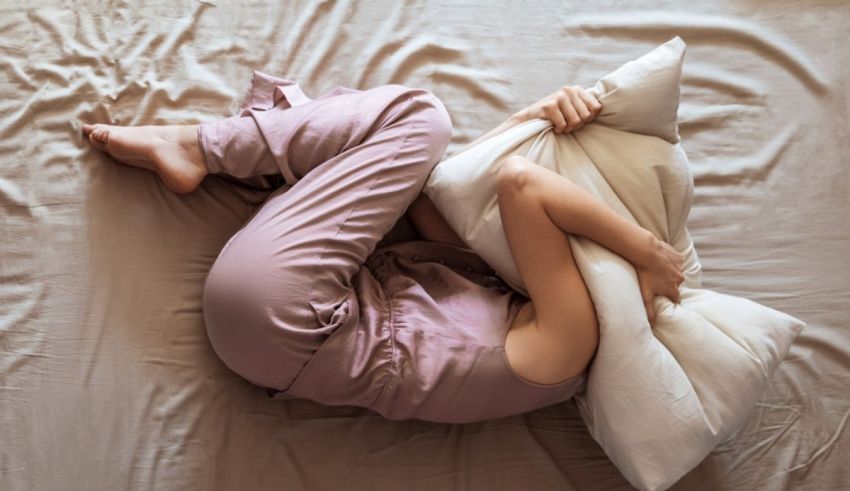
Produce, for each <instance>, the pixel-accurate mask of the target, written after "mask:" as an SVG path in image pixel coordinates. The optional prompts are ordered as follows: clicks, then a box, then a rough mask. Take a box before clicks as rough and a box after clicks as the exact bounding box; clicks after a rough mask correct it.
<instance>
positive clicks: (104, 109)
mask: <svg viewBox="0 0 850 491" xmlns="http://www.w3.org/2000/svg"><path fill="white" fill-rule="evenodd" d="M848 25H850V4H848V3H847V2H845V1H842V0H834V1H829V0H827V1H819V2H808V1H804V0H778V1H775V2H770V3H769V4H768V3H766V2H755V1H743V2H741V1H657V2H640V1H634V2H617V1H615V0H602V1H600V2H595V3H593V4H592V5H591V4H589V3H586V2H575V1H569V2H563V1H541V2H528V3H521V4H520V3H514V2H508V1H502V2H440V1H429V0H422V1H398V2H395V1H370V2H356V1H338V2H333V1H298V2H275V1H256V2H250V3H245V2H226V1H219V2H212V1H205V2H194V3H189V2H173V1H162V0H157V1H148V2H118V1H115V2H97V3H95V2H79V3H77V2H74V3H72V2H43V3H39V4H38V6H26V5H21V4H20V3H19V2H12V1H9V0H0V66H2V70H0V89H2V94H3V95H4V97H3V98H2V99H0V231H2V241H0V442H2V444H0V489H4V490H28V489H60V488H61V489H118V488H130V489H280V488H284V489H396V488H399V487H404V488H407V489H450V488H455V489H456V488H461V489H517V488H528V489H602V488H604V489H629V485H628V483H626V481H625V480H624V479H623V478H622V476H621V475H620V474H619V472H618V471H617V469H616V468H615V467H614V466H613V464H612V463H611V462H610V460H608V459H607V457H606V456H605V454H604V453H603V452H602V450H601V449H600V447H599V446H598V445H597V444H596V443H595V442H594V441H593V439H592V438H591V437H590V435H589V434H588V432H587V429H586V427H585V426H584V423H583V422H582V420H581V418H580V416H579V413H578V410H577V409H576V407H575V404H574V403H573V402H572V401H567V402H565V403H562V404H558V405H555V406H551V407H548V408H544V409H541V410H538V411H535V412H532V413H528V414H523V415H518V416H514V417H509V418H504V419H501V420H496V421H488V422H483V423H475V424H467V425H444V424H436V423H428V422H422V421H415V420H414V421H401V422H391V421H386V420H384V419H382V418H381V417H380V416H378V415H377V414H374V413H371V412H370V411H368V410H365V409H361V408H355V407H325V406H321V405H318V404H315V403H312V402H310V401H301V400H292V401H274V400H269V399H268V398H267V397H266V394H265V392H263V391H262V390H260V389H258V388H256V387H254V386H252V385H250V384H249V383H247V382H246V381H244V380H242V379H241V378H239V377H238V376H237V375H235V374H233V373H232V372H230V371H229V370H228V369H227V368H226V367H225V366H224V365H223V364H222V363H221V362H220V361H219V360H218V359H217V358H216V356H215V354H214V353H213V351H212V349H211V348H210V345H209V343H208V341H207V338H206V333H205V331H204V325H203V318H202V313H201V291H202V286H203V280H204V278H205V275H206V273H207V271H208V270H209V268H210V266H211V264H212V262H213V261H214V260H215V257H216V255H217V253H218V251H219V250H220V248H221V247H222V245H223V244H224V242H225V241H226V240H227V239H228V238H229V237H230V235H232V234H233V233H234V232H235V231H236V230H237V229H238V228H239V227H240V226H241V224H242V223H243V222H244V221H245V220H246V219H247V218H248V217H249V216H250V214H251V213H252V212H253V210H254V209H255V208H256V206H257V205H258V204H259V203H261V202H262V200H263V199H264V197H265V196H266V195H267V193H268V191H267V190H262V189H257V187H256V186H254V184H255V183H253V182H239V181H234V180H226V179H221V178H219V177H209V178H207V179H206V180H205V181H204V183H203V184H202V186H201V187H200V188H199V190H198V191H196V192H194V193H192V194H191V195H187V196H178V195H175V194H173V193H170V192H169V191H168V190H167V189H165V188H164V187H163V186H162V185H161V184H160V183H159V182H158V179H157V177H156V176H155V175H153V174H152V173H149V172H147V171H143V170H139V169H135V168H130V167H126V166H120V165H117V164H115V163H113V162H111V161H110V160H108V159H107V158H105V157H104V156H102V155H100V154H98V153H97V152H95V151H93V150H92V149H90V148H89V147H88V145H87V144H86V142H85V141H84V140H83V138H82V137H81V134H80V129H81V124H82V122H94V121H101V122H108V121H115V122H118V123H120V124H130V125H139V124H164V123H174V122H180V123H197V122H202V121H209V120H213V119H216V118H221V117H225V116H229V115H231V114H234V113H235V112H236V110H237V105H238V102H239V99H240V97H241V95H242V93H243V92H244V90H245V89H246V88H247V83H248V80H249V79H250V75H251V72H252V70H254V69H257V70H261V71H264V72H266V73H272V74H276V75H280V76H284V77H287V78H290V79H293V80H296V81H298V82H299V84H300V85H301V86H302V88H303V89H304V90H305V92H306V93H307V94H308V95H310V96H316V95H319V94H321V93H323V92H325V91H327V90H330V89H332V88H334V87H336V86H346V87H354V88H368V87H371V86H375V85H379V84H385V83H399V84H405V85H409V86H418V87H425V88H428V89H430V90H432V91H433V92H434V93H435V94H437V95H438V96H439V97H440V98H441V99H442V100H443V101H444V103H445V105H446V106H447V108H448V110H449V112H450V114H451V117H452V120H453V123H454V128H455V133H454V137H453V140H452V144H451V145H450V147H449V149H448V152H447V153H448V154H451V153H453V152H455V151H457V150H458V149H459V148H461V147H462V146H463V145H464V144H465V143H467V142H469V141H470V140H472V139H474V138H475V137H476V136H478V135H479V134H481V133H482V132H484V131H486V130H487V129H489V128H491V127H493V126H495V125H497V124H498V123H499V122H501V121H502V120H503V119H504V118H505V117H507V116H508V115H509V114H511V113H512V112H514V111H516V110H519V109H521V108H522V107H524V106H525V105H528V104H530V103H532V102H534V101H536V100H537V99H539V98H540V97H543V96H544V95H546V94H548V93H549V92H551V91H552V90H553V89H554V88H556V87H558V86H560V85H562V84H564V83H579V84H583V85H589V84H590V83H592V82H593V81H594V80H595V79H596V78H597V77H598V76H600V75H601V74H604V73H607V72H609V71H610V70H612V69H614V68H616V67H617V66H619V65H620V64H621V63H623V62H624V61H626V60H629V59H633V58H636V57H637V56H639V55H641V54H643V53H644V52H646V51H648V50H649V49H651V48H652V47H654V46H656V45H658V44H660V43H661V42H664V41H665V40H667V39H669V38H671V37H673V36H675V35H679V36H681V37H682V38H683V39H684V40H685V42H686V43H687V44H688V54H687V56H686V60H685V67H684V71H683V85H682V102H681V106H680V109H679V120H680V132H681V135H682V139H683V145H684V148H685V150H686V151H687V152H688V155H689V157H690V161H691V165H692V168H693V173H694V179H695V186H696V187H695V197H694V206H693V210H692V212H691V217H690V220H689V222H688V227H689V230H690V231H691V234H692V237H693V240H694V243H695V245H696V248H697V251H698V253H699V256H700V259H701V261H702V264H703V282H704V286H705V287H706V288H710V289H713V290H716V291H719V292H723V293H728V294H732V295H739V296H743V297H746V298H749V299H752V300H754V301H757V302H760V303H763V304H765V305H768V306H770V307H773V308H776V309H778V310H781V311H783V312H787V313H789V314H791V315H793V316H795V317H798V318H800V319H801V320H803V321H804V322H806V323H807V325H808V327H807V329H806V331H804V332H803V334H802V335H801V336H800V337H799V338H798V341H797V342H796V343H795V345H794V346H793V348H792V349H791V353H790V355H789V357H788V358H787V359H786V361H785V362H784V363H783V364H782V365H781V367H780V368H779V370H778V371H777V373H776V375H775V376H774V377H773V379H772V382H771V384H770V386H769V388H768V390H767V391H766V393H765V394H764V395H763V397H762V398H761V400H760V401H759V403H758V404H757V407H756V409H755V411H754V412H753V414H752V416H751V418H750V419H749V421H748V423H747V424H746V425H745V426H744V427H743V428H741V430H740V431H738V432H737V433H736V434H735V435H734V437H733V438H731V439H730V440H729V441H728V442H725V443H724V444H722V445H720V446H719V447H718V448H717V449H716V450H715V451H714V452H712V454H711V455H709V457H707V458H706V459H705V461H704V462H702V464H700V465H699V466H698V467H697V468H696V469H694V470H693V471H692V472H690V473H689V474H688V475H686V476H685V477H684V478H683V479H682V480H681V481H680V482H679V483H677V484H676V485H675V486H674V489H770V490H775V489H812V490H821V489H839V488H841V487H842V486H843V487H846V486H847V484H848V482H850V475H848V466H847V463H848V462H850V431H848V429H847V421H848V416H850V326H848V323H849V322H850V321H848V319H850V301H848V300H850V294H848V292H850V259H848V251H850V171H848V159H847V156H846V155H847V151H848V136H850V135H848V124H847V117H848V109H850V107H848V93H850V90H848V88H847V87H848V82H850V68H848V65H847V63H846V58H847V46H846V42H847V41H846V40H847V35H848V27H847V26H848ZM409 231H410V229H409V227H405V224H404V223H400V224H399V227H397V229H396V230H394V232H393V234H395V236H394V238H396V239H402V238H404V236H405V234H406V233H409Z"/></svg>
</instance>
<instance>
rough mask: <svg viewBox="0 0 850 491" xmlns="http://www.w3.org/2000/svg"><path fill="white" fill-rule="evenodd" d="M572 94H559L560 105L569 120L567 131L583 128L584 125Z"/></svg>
mask: <svg viewBox="0 0 850 491" xmlns="http://www.w3.org/2000/svg"><path fill="white" fill-rule="evenodd" d="M570 94H571V92H563V93H562V94H561V95H560V96H558V107H559V108H560V109H561V113H562V114H563V116H564V119H566V121H567V128H566V132H567V133H569V132H571V131H575V130H577V129H579V128H581V125H582V122H581V117H579V115H578V112H577V108H575V107H573V101H572V95H570Z"/></svg>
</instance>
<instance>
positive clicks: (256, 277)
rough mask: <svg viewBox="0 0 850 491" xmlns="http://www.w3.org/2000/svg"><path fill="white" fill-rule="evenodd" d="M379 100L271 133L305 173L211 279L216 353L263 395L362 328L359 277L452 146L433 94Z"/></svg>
mask: <svg viewBox="0 0 850 491" xmlns="http://www.w3.org/2000/svg"><path fill="white" fill-rule="evenodd" d="M372 91H385V93H384V94H383V96H381V97H383V98H384V99H385V100H387V101H389V102H388V106H387V107H386V108H382V109H380V110H375V108H374V107H372V106H371V105H370V104H371V103H370V104H365V103H363V104H361V107H363V109H364V112H363V113H362V114H361V113H357V112H352V111H348V110H341V109H340V106H339V104H348V105H352V106H355V107H356V106H357V101H358V100H361V99H358V98H366V97H370V98H373V99H374V98H375V97H376V94H374V93H373V92H370V91H363V92H358V93H356V94H352V93H347V94H343V95H340V96H339V99H340V100H339V101H337V103H338V104H335V103H334V102H333V100H332V99H333V98H327V99H319V100H317V101H314V102H311V103H309V104H304V105H302V106H298V107H296V108H292V109H287V110H286V111H284V112H287V113H288V112H289V111H295V110H296V109H297V110H298V111H299V112H294V113H290V115H291V116H292V117H289V118H282V117H281V120H280V121H278V122H277V126H274V128H275V129H274V131H275V132H276V133H275V134H276V136H274V135H273V134H272V133H270V132H269V133H264V138H265V140H266V143H268V144H269V145H270V146H274V145H278V144H279V143H280V142H281V141H284V140H286V141H288V142H289V143H288V145H289V146H290V147H291V148H289V149H286V150H285V151H284V150H281V151H282V152H284V153H285V156H286V158H287V159H290V160H291V162H290V163H289V164H290V167H291V168H292V169H293V171H295V172H298V169H302V175H299V176H298V177H299V178H300V180H299V181H298V182H297V183H296V184H295V185H294V186H292V187H291V188H287V189H281V190H279V191H278V192H276V193H273V194H272V195H271V196H270V197H269V199H268V200H267V202H266V203H264V204H263V205H262V206H261V207H260V208H259V209H258V210H257V212H256V213H255V214H254V216H253V217H252V218H251V220H250V221H249V222H248V223H247V224H246V225H245V226H244V227H243V228H242V229H241V230H240V231H239V232H238V233H237V234H236V235H235V236H234V237H233V238H231V240H230V241H229V242H228V244H227V245H226V246H225V248H224V249H223V250H222V252H221V254H220V255H219V257H218V259H217V260H216V262H215V264H214V266H213V268H212V270H211V271H210V275H209V277H208V279H207V285H206V288H205V304H204V310H205V319H206V323H207V331H208V333H209V335H210V340H211V343H212V344H213V347H214V348H215V349H216V352H217V353H218V354H219V356H220V357H221V358H222V359H223V360H224V361H225V363H227V364H228V366H230V367H231V368H232V369H234V370H235V371H237V372H238V373H240V374H241V375H242V376H244V377H245V378H248V379H249V380H251V381H252V382H254V383H257V384H259V385H263V386H266V387H273V388H276V389H280V390H285V389H286V388H288V387H289V386H290V385H291V384H292V382H293V381H294V380H295V378H296V377H297V375H298V373H299V372H300V371H301V369H302V368H303V366H304V365H305V364H306V362H307V361H308V360H309V359H310V357H311V356H312V354H313V353H314V352H315V350H316V349H317V348H318V346H320V345H321V344H322V342H323V341H324V340H325V339H326V338H327V337H328V336H330V335H331V334H332V333H333V332H334V331H335V330H336V329H337V328H338V327H339V326H340V325H342V324H344V323H356V319H351V318H350V315H351V314H352V313H353V312H356V309H355V308H353V307H352V305H351V304H352V302H357V297H356V295H354V291H353V288H352V278H353V276H354V275H355V273H356V272H357V271H358V270H359V269H360V268H361V267H362V264H363V262H364V261H365V259H366V257H367V256H368V255H369V254H370V253H371V252H372V250H374V248H375V245H376V243H377V242H378V241H379V240H380V239H381V237H383V235H384V234H386V233H387V232H388V231H389V230H390V228H391V227H392V226H393V224H395V222H396V221H397V220H398V219H399V217H400V216H401V215H402V214H403V213H404V211H405V210H406V208H407V206H409V205H410V203H411V202H412V201H413V200H414V199H415V197H416V196H417V194H418V193H419V191H420V190H421V188H422V186H423V185H424V183H425V180H426V179H427V177H428V174H429V173H430V171H431V169H432V168H433V167H434V166H435V165H436V164H437V162H438V161H439V159H440V158H441V157H442V155H443V152H444V150H445V148H446V146H447V145H448V140H449V138H450V134H451V127H450V121H449V118H448V115H447V113H446V111H445V108H444V107H443V106H442V104H441V103H440V102H439V100H438V99H437V98H436V97H434V96H433V95H432V94H430V93H428V92H426V91H422V90H419V89H407V88H404V87H400V86H382V87H379V88H376V89H372ZM405 91H409V93H408V95H409V97H406V96H403V93H404V92H405ZM400 94H401V96H400ZM381 97H378V99H379V100H380V99H381ZM346 107H348V106H346ZM369 108H371V109H369ZM263 124H265V125H267V126H268V125H272V124H273V123H272V122H271V121H265V123H263ZM263 124H260V125H259V126H260V127H261V128H262V127H263ZM287 124H288V126H287ZM318 129H322V130H323V131H325V132H326V137H327V138H328V139H329V140H331V141H332V142H336V143H333V145H336V144H337V143H338V142H339V140H340V139H345V142H344V143H343V144H341V145H339V146H337V147H334V148H336V150H335V152H336V153H335V154H333V155H332V156H330V157H328V158H327V159H326V160H323V161H320V158H324V157H325V156H326V154H325V153H323V152H326V150H323V151H318V150H315V149H313V148H312V147H311V146H310V144H313V145H322V139H321V138H319V136H317V133H316V131H318Z"/></svg>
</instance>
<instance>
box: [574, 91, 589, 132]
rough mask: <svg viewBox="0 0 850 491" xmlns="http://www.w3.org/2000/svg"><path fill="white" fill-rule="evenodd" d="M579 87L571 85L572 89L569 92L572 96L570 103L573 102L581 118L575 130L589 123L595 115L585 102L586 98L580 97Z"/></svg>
mask: <svg viewBox="0 0 850 491" xmlns="http://www.w3.org/2000/svg"><path fill="white" fill-rule="evenodd" d="M577 87H578V86H576V87H571V89H572V90H570V91H569V92H568V95H569V97H570V103H571V104H572V106H573V108H574V109H575V112H576V114H577V115H578V118H579V119H578V123H577V124H576V127H575V128H573V131H575V130H578V129H581V127H582V126H584V125H585V124H587V123H589V122H590V120H591V119H593V115H592V114H590V109H588V107H587V104H585V102H584V100H582V99H581V97H579V95H578V88H577Z"/></svg>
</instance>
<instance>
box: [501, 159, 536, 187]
mask: <svg viewBox="0 0 850 491" xmlns="http://www.w3.org/2000/svg"><path fill="white" fill-rule="evenodd" d="M536 165H537V164H535V163H534V162H531V161H530V160H528V159H526V158H524V157H520V156H518V155H511V156H510V157H508V158H507V159H505V162H504V164H502V168H501V169H499V172H498V174H496V183H497V187H496V189H497V193H498V194H499V196H502V195H505V194H509V193H517V192H521V191H523V190H527V189H528V188H529V187H530V185H531V184H532V183H533V178H534V170H535V169H534V167H535V166H536Z"/></svg>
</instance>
